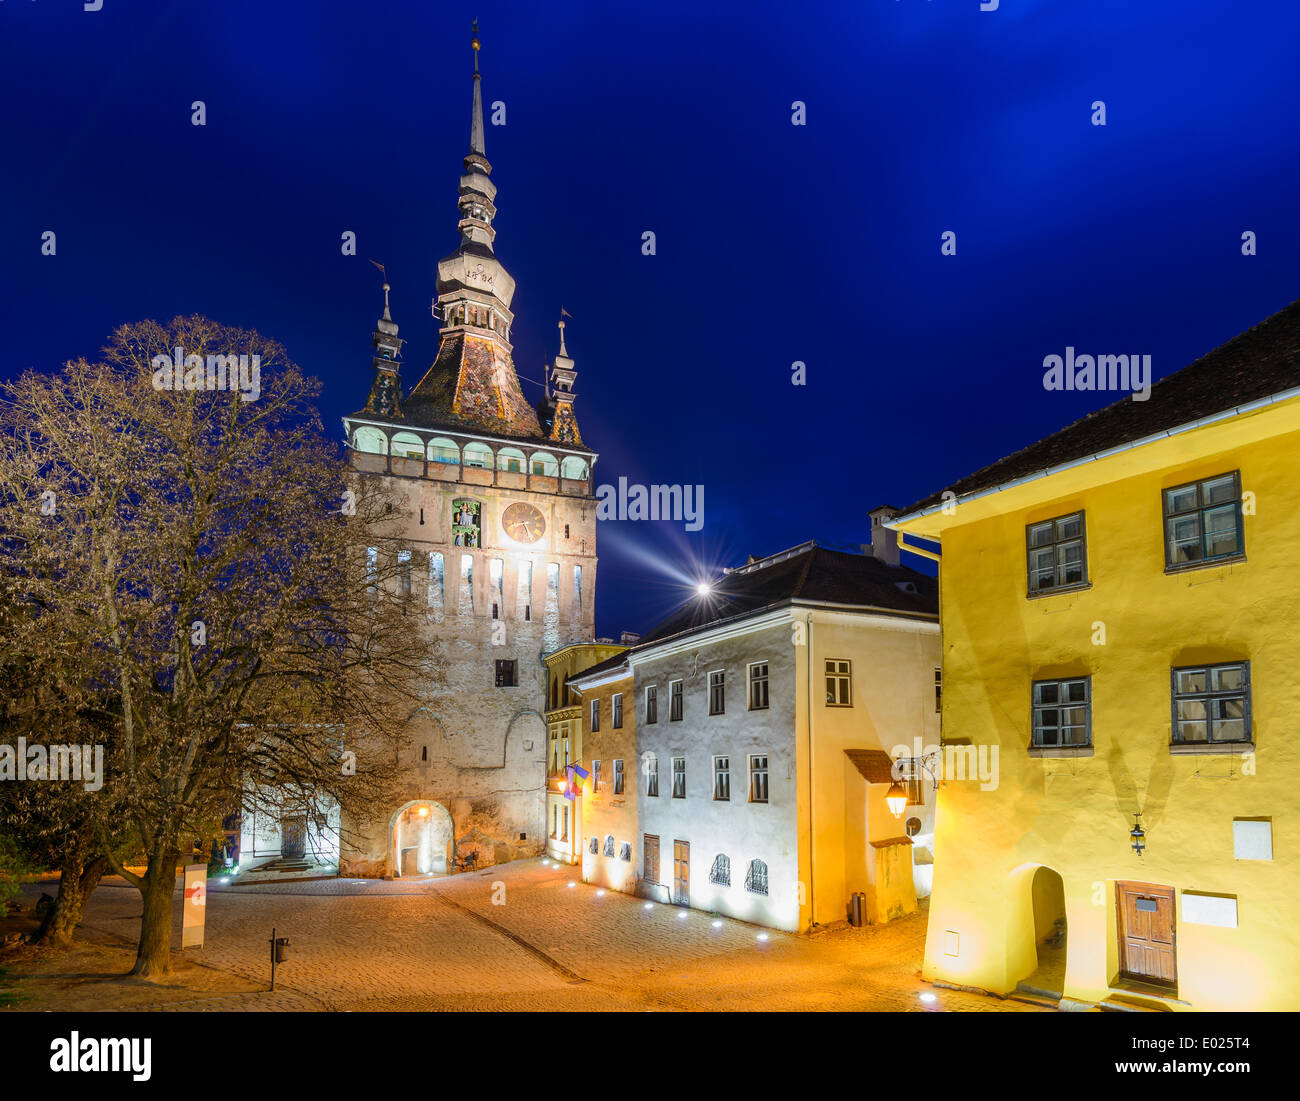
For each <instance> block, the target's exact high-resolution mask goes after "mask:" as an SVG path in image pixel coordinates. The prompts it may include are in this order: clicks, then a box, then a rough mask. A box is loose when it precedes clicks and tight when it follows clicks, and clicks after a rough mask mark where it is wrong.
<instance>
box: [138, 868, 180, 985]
mask: <svg viewBox="0 0 1300 1101" xmlns="http://www.w3.org/2000/svg"><path fill="white" fill-rule="evenodd" d="M176 860H177V857H176V854H175V853H170V854H168V855H166V856H159V855H157V854H154V855H153V856H152V857H151V858H150V860H149V869H148V871H146V872H145V875H144V886H143V887H141V889H140V894H141V895H142V897H143V899H144V915H143V917H142V918H141V921H140V944H139V947H138V948H137V949H136V955H135V966H134V967H133V968H131V974H132V975H136V976H138V977H139V978H142V979H162V978H166V977H167V976H168V975H169V974H170V973H171V967H172V895H173V892H174V891H175V889H176Z"/></svg>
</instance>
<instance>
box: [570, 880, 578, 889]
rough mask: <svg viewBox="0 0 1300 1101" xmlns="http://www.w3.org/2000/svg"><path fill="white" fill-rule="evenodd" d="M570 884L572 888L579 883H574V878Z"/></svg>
mask: <svg viewBox="0 0 1300 1101" xmlns="http://www.w3.org/2000/svg"><path fill="white" fill-rule="evenodd" d="M569 886H570V887H571V888H572V887H576V886H577V884H576V883H574V882H573V880H569Z"/></svg>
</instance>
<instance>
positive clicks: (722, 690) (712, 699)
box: [709, 669, 727, 715]
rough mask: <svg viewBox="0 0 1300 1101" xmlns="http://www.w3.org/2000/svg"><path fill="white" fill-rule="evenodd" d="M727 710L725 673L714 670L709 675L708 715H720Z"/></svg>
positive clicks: (720, 670)
mask: <svg viewBox="0 0 1300 1101" xmlns="http://www.w3.org/2000/svg"><path fill="white" fill-rule="evenodd" d="M726 710H727V673H726V670H724V669H715V670H714V671H713V672H712V673H710V674H709V714H710V715H721V714H722V713H723V712H724V711H726Z"/></svg>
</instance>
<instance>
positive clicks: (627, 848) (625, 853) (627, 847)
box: [618, 841, 632, 864]
mask: <svg viewBox="0 0 1300 1101" xmlns="http://www.w3.org/2000/svg"><path fill="white" fill-rule="evenodd" d="M618 858H619V859H620V860H626V861H627V862H628V863H629V864H630V863H632V842H631V841H624V842H623V844H621V845H620V846H619V847H618Z"/></svg>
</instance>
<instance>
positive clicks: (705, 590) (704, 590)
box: [695, 581, 713, 596]
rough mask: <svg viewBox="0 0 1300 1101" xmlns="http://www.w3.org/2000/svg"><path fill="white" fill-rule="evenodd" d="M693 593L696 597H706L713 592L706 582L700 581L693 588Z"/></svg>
mask: <svg viewBox="0 0 1300 1101" xmlns="http://www.w3.org/2000/svg"><path fill="white" fill-rule="evenodd" d="M695 592H696V595H698V596H708V595H709V593H711V592H713V586H712V585H711V584H709V582H707V581H701V582H700V583H699V584H698V585H696V586H695Z"/></svg>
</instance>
